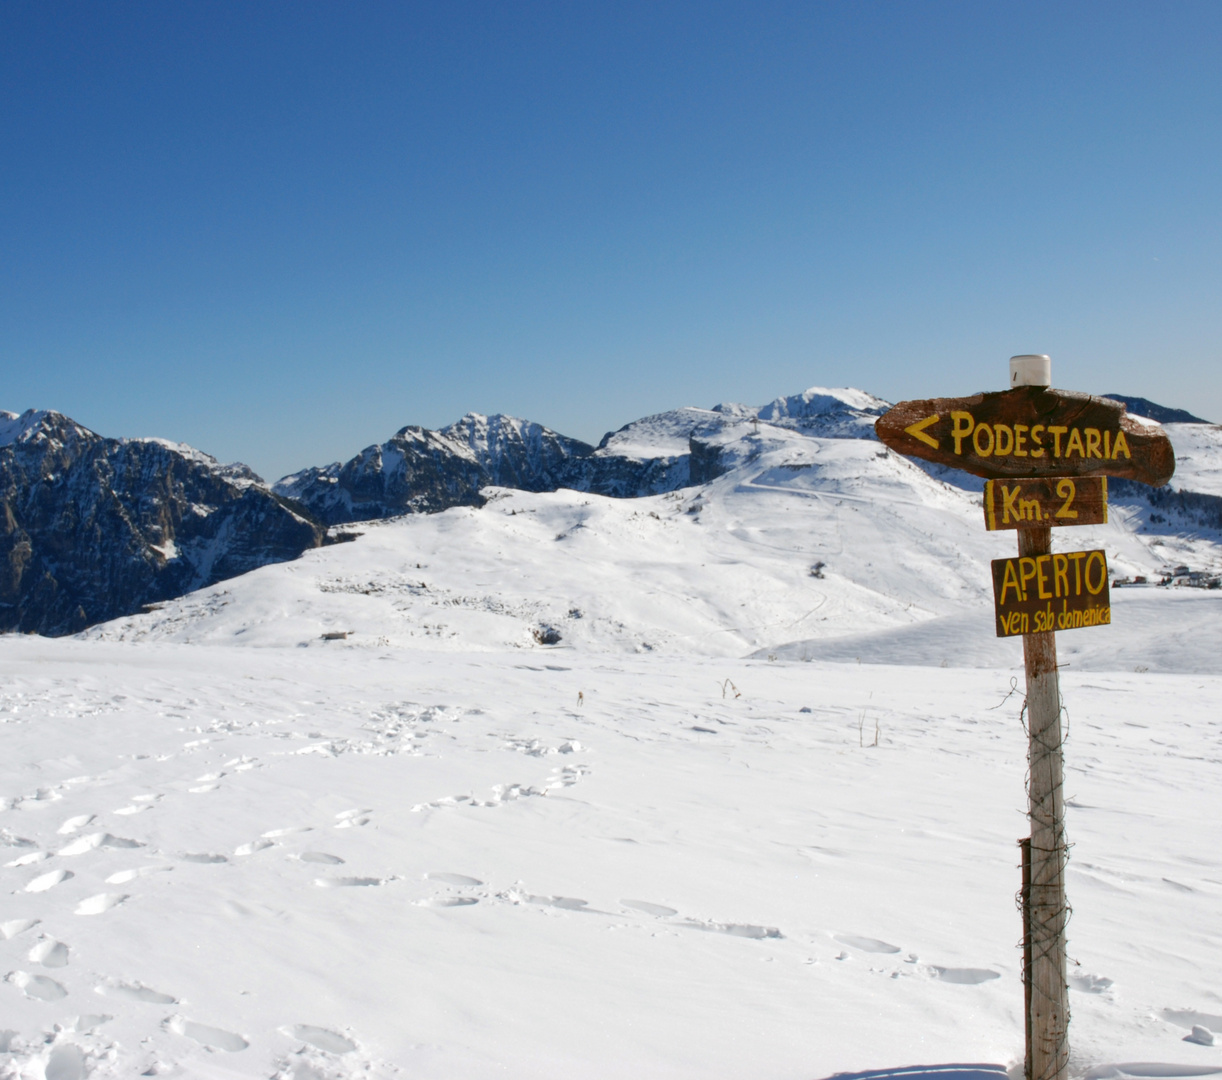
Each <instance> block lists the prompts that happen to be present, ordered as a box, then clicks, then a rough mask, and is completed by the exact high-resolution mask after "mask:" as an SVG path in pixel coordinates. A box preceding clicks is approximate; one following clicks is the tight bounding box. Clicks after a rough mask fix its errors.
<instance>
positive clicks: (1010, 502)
mask: <svg viewBox="0 0 1222 1080" xmlns="http://www.w3.org/2000/svg"><path fill="white" fill-rule="evenodd" d="M1021 490H1022V489H1021V488H1018V487H1015V488H1013V489H1011V488H1008V487H1006V486H1005V485H1004V484H1003V485H1002V488H1001V523H1002V524H1003V525H1008V524H1009V523H1010V518H1011V517H1013V518H1014V520H1015V521H1022V520H1023V519H1022V515H1021V514H1020V513H1019V510H1018V506H1017V504H1016V500H1017V499H1018V493H1019V491H1021Z"/></svg>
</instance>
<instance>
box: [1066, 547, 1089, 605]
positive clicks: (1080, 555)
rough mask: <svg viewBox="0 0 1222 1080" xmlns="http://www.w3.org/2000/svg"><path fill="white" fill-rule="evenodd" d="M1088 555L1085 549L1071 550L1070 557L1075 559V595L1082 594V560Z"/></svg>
mask: <svg viewBox="0 0 1222 1080" xmlns="http://www.w3.org/2000/svg"><path fill="white" fill-rule="evenodd" d="M1085 557H1086V552H1085V551H1071V552H1070V553H1069V558H1071V559H1073V586H1074V587H1073V594H1074V596H1081V595H1082V560H1083V559H1084V558H1085Z"/></svg>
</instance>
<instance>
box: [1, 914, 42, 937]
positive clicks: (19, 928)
mask: <svg viewBox="0 0 1222 1080" xmlns="http://www.w3.org/2000/svg"><path fill="white" fill-rule="evenodd" d="M38 923H39V920H38V919H9V920H8V922H2V923H0V940H4V941H8V939H9V938H15V937H16V936H17V935H18V934H24V933H25V932H26V931H27V930H33V929H34V927H36V926H37V925H38Z"/></svg>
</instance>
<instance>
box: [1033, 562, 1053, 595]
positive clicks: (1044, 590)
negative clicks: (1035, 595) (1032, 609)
mask: <svg viewBox="0 0 1222 1080" xmlns="http://www.w3.org/2000/svg"><path fill="white" fill-rule="evenodd" d="M1050 562H1052V556H1051V555H1040V556H1038V557H1037V558H1036V560H1035V571H1036V573H1035V587H1036V589H1038V590H1039V598H1040V599H1041V600H1051V599H1052V593H1050V592H1049V591H1048V566H1047V564H1048V563H1050Z"/></svg>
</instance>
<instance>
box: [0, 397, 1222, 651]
mask: <svg viewBox="0 0 1222 1080" xmlns="http://www.w3.org/2000/svg"><path fill="white" fill-rule="evenodd" d="M1134 400H1137V399H1134ZM1142 400H1144V399H1142ZM1145 404H1146V405H1147V406H1149V405H1151V404H1153V403H1149V402H1146V403H1145ZM886 408H888V403H887V402H886V401H884V400H883V399H881V398H877V397H875V396H874V395H871V394H868V393H866V392H865V391H861V390H856V389H852V388H841V389H834V390H831V389H827V388H824V387H811V388H809V389H807V390H806V391H803V392H802V393H799V394H792V395H788V396H783V397H778V398H776V399H774V400H773V401H771V402H769V403H768V404H766V405H761V406H750V405H743V404H740V403H734V402H723V403H721V404H718V405H715V406H713V407H712V408H710V409H701V408H696V407H691V406H687V407H682V408H678V409H672V410H668V411H666V412H662V413H656V414H653V415H650V416H646V417H641V418H640V419H638V420H634V421H632V422H630V423H628V424H625V425H623V426H622V427H621V428H619V429H617V430H616V431H611V432H608V433H607V434H606V435H604V436H603V438H602V439H601V440H600V442H599V443H598V445H597V446H593V445H591V444H589V443H585V442H582V441H581V440H578V439H573V438H570V437H568V436H565V435H562V434H560V433H559V432H556V431H553V430H551V429H549V428H547V427H545V426H543V425H541V424H538V423H535V422H532V421H528V420H522V419H519V418H516V417H509V416H504V415H499V414H494V415H492V416H485V415H483V414H480V413H468V414H466V415H465V416H463V417H461V418H460V419H459V420H457V421H455V422H454V423H453V424H450V425H447V426H446V427H444V428H441V429H439V430H437V431H431V430H429V429H426V428H422V427H418V426H414V425H408V426H405V427H403V428H400V429H399V431H398V432H396V433H395V435H393V436H392V437H391V438H390V439H388V440H387V441H386V442H384V443H375V444H373V445H371V446H369V447H366V448H365V449H364V450H362V451H361V452H360V453H358V454H357V455H355V456H354V457H353V458H352V459H350V460H349V461H347V462H334V463H332V464H331V465H325V466H319V467H312V468H310V469H306V470H302V471H300V472H298V473H295V474H291V475H290V476H288V477H284V478H282V479H281V480H279V481H277V482H276V483H275V484H272V485H269V484H267V483H265V482H264V481H263V480H262V479H261V478H260V477H259V476H258V475H257V474H256V473H255V472H254V471H253V470H251V469H250V468H249V467H247V466H245V465H242V464H240V463H235V464H230V465H224V464H221V463H220V462H218V461H217V460H216V459H215V458H213V457H211V456H210V455H208V454H206V453H204V452H202V451H199V450H196V449H195V448H193V447H190V446H188V445H186V444H182V443H175V442H172V441H170V440H167V439H157V438H143V439H106V438H104V437H102V436H100V435H98V434H96V433H94V432H92V431H90V430H89V429H88V428H85V427H84V426H83V425H80V424H78V423H76V422H75V421H73V420H71V419H70V418H68V417H66V416H63V415H62V414H60V413H56V412H54V411H50V410H27V411H26V412H25V413H22V414H21V415H20V416H19V415H17V414H15V413H8V412H0V513H2V517H0V632H2V631H12V630H21V631H33V632H38V633H44V634H51V635H58V634H66V633H74V632H77V631H79V630H81V629H83V628H85V627H86V626H90V625H93V624H95V623H97V622H103V621H106V620H108V619H113V618H115V617H118V616H121V615H128V614H131V613H132V612H134V611H138V610H139V609H140V608H141V607H143V606H146V605H148V604H156V603H161V602H164V601H166V600H168V599H172V598H174V597H176V596H181V595H183V594H184V593H187V592H190V591H192V590H195V589H198V588H201V587H206V586H208V585H211V584H215V583H216V582H218V581H223V580H225V579H227V578H229V577H233V576H236V575H238V574H242V573H245V572H247V571H249V570H252V569H256V568H258V567H260V566H264V565H266V564H268V563H274V562H283V561H288V560H292V559H296V558H298V557H299V556H300V555H301V554H302V553H303V552H305V551H307V550H309V549H311V548H313V547H318V546H320V545H322V544H325V543H328V542H330V541H332V540H335V539H337V537H336V536H335V535H334V534H333V533H328V529H333V528H334V527H337V526H343V525H347V524H351V523H356V522H360V521H377V520H385V519H387V518H393V517H398V516H401V515H404V514H409V515H410V514H422V513H424V514H428V513H436V512H439V511H443V510H446V509H451V508H455V507H470V508H478V507H481V506H483V505H485V503H486V502H487V501H488V498H489V492H492V491H494V490H495V489H511V490H520V491H525V492H536V493H542V492H550V491H557V490H561V489H569V490H572V491H575V492H584V493H588V494H590V495H599V496H606V497H610V498H615V499H624V498H639V497H647V496H653V495H661V494H666V493H671V492H677V491H679V490H681V489H686V488H691V487H702V486H705V485H708V484H710V483H712V482H714V481H716V480H718V479H719V478H720V477H723V476H725V475H726V474H727V473H729V472H732V471H734V470H741V469H744V468H746V467H748V466H751V465H752V463H754V462H755V461H757V460H758V459H759V458H760V456H761V455H762V454H766V453H768V452H769V451H767V449H766V448H767V447H768V446H769V445H771V442H770V440H772V441H775V438H779V437H781V436H784V438H786V439H790V438H796V439H797V440H798V441H797V442H796V443H793V446H795V447H802V446H806V445H807V444H806V442H805V441H804V440H805V439H811V440H815V441H816V442H817V441H818V440H825V441H835V440H845V439H848V440H852V441H858V440H866V441H869V440H874V438H875V436H874V430H873V424H874V421H875V419H876V418H877V417H878V416H879V415H881V413H882V412H883V411H885V410H886ZM1159 408H1162V407H1161V406H1160V407H1159ZM1169 411H1172V412H1175V413H1176V414H1177V415H1178V413H1179V412H1180V411H1179V410H1169ZM769 433H772V434H771V435H770V434H769ZM1169 433H1170V434H1171V436H1172V438H1173V441H1174V442H1175V445H1176V453H1177V458H1178V460H1179V471H1178V472H1177V475H1176V477H1175V478H1174V479H1173V482H1172V485H1171V486H1169V487H1167V488H1162V489H1158V490H1149V489H1145V488H1143V487H1141V486H1140V485H1124V484H1123V483H1121V482H1119V481H1118V482H1116V483H1115V484H1114V486H1113V499H1114V500H1115V501H1117V502H1124V503H1127V504H1129V505H1132V506H1135V507H1139V508H1140V512H1141V514H1142V515H1144V517H1143V521H1144V522H1145V525H1144V526H1143V527H1147V528H1153V529H1155V531H1158V532H1160V533H1167V534H1171V533H1174V532H1175V530H1176V529H1179V530H1201V529H1205V530H1217V529H1222V428H1217V427H1214V426H1211V425H1207V424H1203V423H1195V422H1194V423H1173V424H1172V425H1171V426H1170V428H1169ZM829 444H830V443H829ZM811 445H813V443H812V444H811ZM794 453H796V454H797V456H798V458H801V457H802V453H801V452H799V451H798V450H795V451H794ZM796 460H797V459H795V461H796ZM911 464H913V465H914V467H917V468H919V469H922V470H924V471H925V472H926V473H928V474H929V475H930V476H932V477H933V478H934V479H935V480H939V481H943V482H945V483H947V484H949V485H950V486H951V487H955V488H959V489H961V490H965V491H968V492H971V491H973V490H975V488H976V487H978V484H977V483H974V482H973V481H974V478H971V477H965V476H964V475H961V474H958V473H955V472H953V471H952V470H940V471H939V470H937V469H936V468H935V467H930V466H928V465H927V464H926V463H911ZM786 467H788V466H786ZM793 467H797V466H796V464H795V465H794V466H793ZM774 471H775V470H774ZM744 475H745V474H744ZM778 475H779V474H778Z"/></svg>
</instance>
